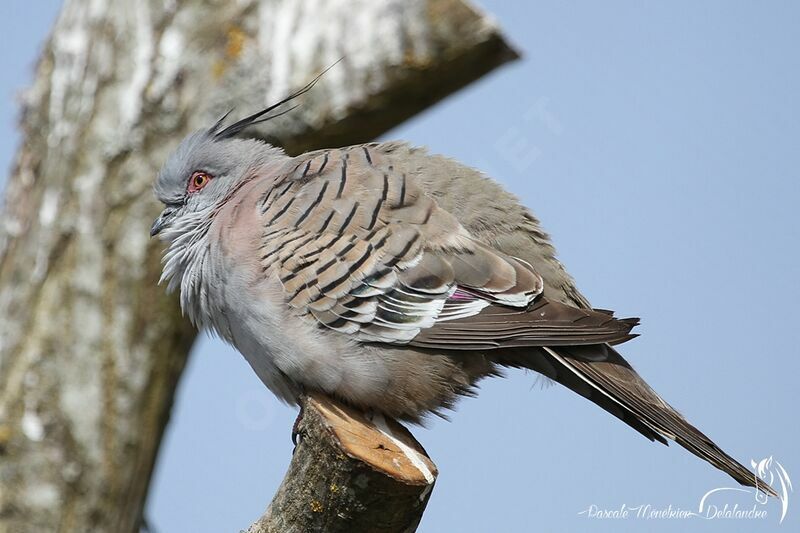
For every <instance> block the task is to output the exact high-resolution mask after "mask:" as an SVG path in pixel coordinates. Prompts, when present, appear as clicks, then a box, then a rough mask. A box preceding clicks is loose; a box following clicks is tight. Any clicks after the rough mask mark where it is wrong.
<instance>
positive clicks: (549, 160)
mask: <svg viewBox="0 0 800 533" xmlns="http://www.w3.org/2000/svg"><path fill="white" fill-rule="evenodd" d="M58 4H59V2H57V1H54V0H49V1H37V2H36V3H33V2H22V1H18V0H13V1H10V2H6V3H5V4H4V7H3V11H5V12H6V13H5V14H6V15H9V14H10V16H4V17H0V28H1V29H2V35H3V42H4V46H3V47H0V66H2V68H3V72H4V76H3V77H2V79H0V165H2V167H3V168H6V169H7V168H9V166H10V158H11V156H12V154H13V151H14V148H15V146H16V143H17V142H18V135H17V133H16V132H15V129H14V117H15V114H16V108H15V104H14V102H13V99H12V96H13V94H14V91H15V90H16V89H19V88H21V87H24V86H25V85H26V84H27V83H28V82H29V80H30V76H31V74H32V67H31V65H32V61H33V59H34V58H35V57H36V54H37V50H38V47H39V46H40V43H41V41H42V39H43V38H44V36H45V35H46V32H47V30H48V28H49V27H50V25H51V23H52V20H53V18H54V16H55V13H56V11H57V8H58ZM482 5H484V6H485V7H486V9H487V10H488V11H490V12H491V13H493V14H494V15H495V16H496V17H497V19H498V20H499V22H500V24H501V25H502V27H503V28H504V29H505V30H506V32H507V34H508V35H509V37H510V39H511V40H512V41H513V42H514V43H515V44H516V45H517V46H518V47H519V49H520V50H521V51H522V52H523V54H524V58H523V59H522V60H521V61H519V62H517V63H515V64H514V65H512V66H508V67H505V68H503V69H501V70H499V71H497V72H495V73H493V74H491V75H490V76H488V77H486V78H485V79H483V80H481V81H479V82H478V83H476V84H474V85H472V86H471V87H469V88H468V89H466V90H464V91H462V92H460V93H459V94H457V95H455V96H453V97H451V98H449V99H448V100H446V101H445V102H443V103H441V104H439V105H438V106H436V107H434V108H433V109H431V110H430V111H428V112H426V113H424V114H422V115H420V116H418V117H416V118H415V119H413V120H411V121H409V122H408V123H406V124H404V125H402V126H401V127H399V128H396V129H395V130H393V131H392V132H390V133H389V134H387V135H386V136H385V137H386V138H400V139H405V140H408V141H410V142H412V143H414V144H418V145H427V146H429V147H430V149H431V150H432V151H434V152H438V153H443V154H446V155H449V156H452V157H454V158H456V159H459V160H461V161H463V162H465V163H468V164H470V165H473V166H475V167H478V168H480V169H482V170H484V171H486V172H488V173H489V174H490V175H492V176H493V177H495V178H496V179H498V180H499V181H501V182H502V183H503V184H504V185H505V186H506V187H508V188H509V189H510V190H512V191H513V192H515V193H516V194H518V195H519V196H520V198H521V199H522V200H523V201H524V203H525V204H527V205H528V206H529V207H531V208H532V209H533V210H534V212H535V213H536V214H537V215H538V216H539V218H540V219H541V220H542V222H543V224H544V226H545V228H546V229H547V230H549V231H550V233H551V234H552V237H553V240H554V242H555V244H556V246H557V247H558V250H559V253H560V258H561V259H562V261H563V262H564V263H565V264H566V266H567V267H568V269H569V270H570V272H571V273H572V274H573V276H574V277H575V278H576V279H577V281H578V285H579V287H580V288H581V289H582V291H583V292H584V293H585V294H586V295H587V296H588V297H589V298H590V300H591V301H592V303H594V304H595V305H596V306H598V307H604V308H611V309H615V310H616V311H617V312H618V314H620V315H624V316H640V317H642V326H641V327H640V333H642V336H641V337H640V338H638V339H636V340H634V341H632V342H630V343H628V344H626V345H624V346H623V347H622V349H621V351H622V352H623V354H625V355H626V357H627V358H628V359H629V360H630V361H631V362H632V363H633V364H634V366H635V367H636V368H637V369H638V370H639V371H640V373H641V374H642V375H643V376H644V377H646V378H647V379H648V381H649V382H650V383H651V384H652V385H653V387H654V388H655V389H656V390H658V391H659V392H660V393H661V394H662V395H663V396H664V397H665V398H666V399H667V400H668V401H669V402H670V403H672V404H673V405H674V406H675V407H677V408H678V409H679V410H681V411H682V412H683V413H684V415H686V416H687V417H688V418H689V420H690V421H692V422H693V423H694V424H696V425H697V426H698V427H700V428H701V429H702V430H703V431H705V432H706V433H707V434H708V435H709V436H711V437H712V438H713V439H714V440H715V441H716V442H717V443H719V444H720V445H721V446H722V447H723V448H725V449H726V450H727V451H728V452H729V453H731V454H732V455H733V456H734V457H736V458H738V459H739V460H741V461H742V462H745V463H746V464H747V463H749V460H750V459H751V458H753V459H761V458H763V457H766V456H769V455H773V456H774V457H775V458H776V459H778V460H779V461H780V462H781V463H782V464H783V465H784V466H785V467H786V469H787V470H788V472H789V474H790V475H792V474H795V477H796V478H797V479H800V455H798V451H797V450H798V447H797V444H796V443H797V442H798V440H800V434H799V433H798V428H797V423H796V422H792V420H796V409H795V407H796V406H797V404H798V399H799V398H798V392H797V387H796V383H795V380H796V376H797V375H798V372H799V371H800V364H798V358H799V357H800V349H798V346H800V333H799V332H800V327H798V320H799V319H800V313H798V307H797V301H798V299H799V297H800V283H799V282H798V278H800V267H799V266H798V264H799V261H800V257H799V256H798V242H800V223H798V221H797V214H796V209H797V205H798V201H799V200H800V175H799V174H800V172H798V164H799V163H800V161H799V160H798V153H800V150H799V149H800V145H799V144H800V103H798V95H800V52H798V51H799V50H800V7H798V4H796V3H793V2H788V1H786V2H779V1H770V2H760V3H755V2H738V1H736V2H728V1H703V2H692V1H678V2H647V3H645V2H604V3H602V4H601V3H595V2H549V3H543V2H522V1H519V2H511V1H500V0H494V1H484V2H482ZM12 44H13V46H12ZM176 141H177V139H176ZM3 179H4V178H3ZM294 416H295V411H294V410H293V409H291V408H288V407H285V406H283V405H281V404H279V403H278V402H277V400H275V399H274V398H273V397H272V396H271V395H270V393H269V392H268V391H267V390H266V389H265V388H264V387H263V386H262V385H261V383H260V382H259V381H258V379H257V378H256V377H255V375H254V374H253V373H252V371H251V370H250V368H249V367H248V366H247V364H246V363H245V361H244V359H243V358H242V357H241V356H239V355H238V354H237V353H236V352H235V351H233V350H232V349H231V348H229V347H227V346H225V345H223V344H222V343H220V342H219V341H216V340H210V339H207V338H204V337H201V340H200V341H199V342H198V343H197V346H196V348H195V350H194V353H193V355H192V358H191V361H190V363H189V367H188V370H187V372H186V375H185V376H184V379H183V381H182V382H181V384H180V388H179V390H178V400H177V404H176V406H175V410H174V412H173V417H172V420H171V422H170V426H169V428H168V432H167V437H166V440H165V442H164V446H163V448H162V453H161V456H160V457H159V462H158V467H157V472H156V475H155V478H154V480H153V487H152V491H151V494H150V499H149V502H148V507H147V514H148V516H149V517H150V520H151V522H152V523H153V524H154V525H155V526H156V527H157V529H158V531H159V532H160V533H165V532H166V533H171V532H179V531H193V532H198V533H199V532H206V531H208V532H212V531H232V530H233V531H235V530H238V529H242V528H246V526H247V525H248V524H249V523H250V522H252V521H253V520H254V519H255V518H256V517H258V516H259V515H260V513H261V512H262V511H263V509H264V508H265V507H266V505H267V504H268V502H269V500H270V498H271V496H272V494H273V492H274V491H275V489H276V487H277V486H278V484H279V482H280V480H281V478H282V477H283V473H284V472H285V469H286V466H287V464H288V461H289V459H290V452H291V443H290V440H289V432H290V427H291V423H292V421H293V419H294ZM414 433H415V435H416V436H417V438H418V439H419V440H420V441H421V442H422V443H423V444H424V446H425V447H426V448H427V450H428V452H429V453H430V455H431V457H432V458H433V459H434V460H435V461H436V463H437V464H438V466H439V470H440V472H441V474H440V477H439V480H438V481H437V485H436V488H435V490H434V493H433V496H432V498H431V500H430V503H429V506H428V510H427V512H426V514H425V517H424V519H423V523H422V525H421V528H420V531H423V532H440V531H459V532H465V533H466V532H488V531H512V532H516V531H520V532H526V531H561V530H567V531H640V530H642V529H647V530H649V531H687V530H688V531H695V530H697V531H728V530H730V529H734V528H736V529H744V530H748V531H773V530H776V529H777V528H778V525H777V522H778V518H777V515H778V514H779V508H778V505H777V504H776V503H774V502H773V503H771V504H769V506H767V507H766V509H767V511H768V516H767V518H764V519H756V520H732V519H728V520H724V519H716V520H702V519H691V520H677V519H673V520H649V521H646V522H644V521H641V520H636V519H625V520H609V519H606V520H601V519H596V518H595V519H589V518H587V517H586V516H585V515H580V514H579V512H580V511H583V510H585V509H587V508H589V507H590V506H592V505H595V506H597V507H598V508H606V509H618V508H619V507H620V506H622V505H623V504H625V505H628V506H636V505H641V504H645V505H646V504H650V505H652V506H653V508H656V509H661V508H666V507H667V506H669V505H672V506H673V508H675V507H678V508H682V509H688V510H695V509H696V507H697V504H698V501H699V499H700V497H701V496H702V495H703V494H704V493H705V492H706V491H708V490H711V489H713V488H715V487H720V486H732V481H730V480H729V479H728V478H727V476H725V475H724V474H721V473H718V472H717V471H715V470H714V469H713V468H712V467H710V466H709V465H707V464H706V463H704V462H702V461H700V460H699V459H697V458H695V457H694V456H692V455H690V454H689V453H688V452H685V451H684V450H683V449H681V448H680V447H678V446H674V445H673V446H671V447H669V448H666V447H664V446H661V445H658V444H653V443H650V442H649V441H647V440H645V439H644V438H642V437H640V436H639V435H638V434H636V433H635V432H634V431H633V430H631V429H630V428H628V427H627V426H625V425H624V424H622V423H620V422H619V421H617V420H616V419H614V418H612V417H611V416H610V415H608V414H606V413H605V412H603V411H601V410H600V409H598V408H597V407H595V406H593V405H592V404H590V403H588V402H586V401H585V400H583V399H582V398H580V397H578V396H577V395H574V394H572V393H571V392H569V391H567V390H565V389H562V388H560V387H558V386H550V387H542V386H540V383H539V381H537V380H536V378H535V376H534V375H530V374H525V373H522V372H510V373H509V379H505V380H499V379H495V380H490V381H486V382H485V383H484V385H483V386H482V392H481V394H480V396H479V397H478V398H477V399H469V400H465V401H463V402H461V404H460V405H459V409H458V411H457V412H456V413H454V414H453V416H452V421H451V422H444V421H439V420H435V421H432V423H431V424H430V427H429V428H427V429H415V430H414ZM795 481H796V482H797V480H795ZM726 498H727V499H726ZM751 498H752V496H751V495H747V497H734V496H726V497H725V498H722V499H720V500H719V502H718V503H719V504H720V505H723V504H724V503H729V504H730V505H733V504H735V503H738V504H739V505H740V507H748V508H749V507H751V506H752V503H753V502H752V499H751ZM798 513H800V505H794V502H793V501H790V505H789V510H788V516H787V517H786V519H785V521H784V523H783V525H782V526H780V527H781V528H783V529H784V530H792V529H796V528H797V527H798V524H800V518H798V516H797V515H798Z"/></svg>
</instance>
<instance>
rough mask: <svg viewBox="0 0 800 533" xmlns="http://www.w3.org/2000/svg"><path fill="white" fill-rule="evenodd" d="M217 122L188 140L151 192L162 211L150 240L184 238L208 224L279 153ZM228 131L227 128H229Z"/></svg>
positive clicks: (162, 171)
mask: <svg viewBox="0 0 800 533" xmlns="http://www.w3.org/2000/svg"><path fill="white" fill-rule="evenodd" d="M221 122H222V121H220V122H218V123H217V124H216V125H214V126H213V127H211V128H209V129H204V130H199V131H196V132H194V133H191V134H189V135H188V136H187V137H186V138H185V139H183V140H182V141H181V143H180V144H179V145H178V147H177V148H176V149H175V150H174V151H173V152H172V153H171V154H170V155H169V157H168V158H167V160H166V162H165V163H164V166H163V167H161V171H160V172H159V173H158V178H157V179H156V183H155V186H154V191H155V195H156V198H158V200H159V201H161V203H163V204H164V206H165V208H164V211H163V212H162V213H161V216H159V217H158V219H156V221H155V223H154V224H153V227H152V228H151V230H150V235H151V236H153V235H158V234H160V233H162V232H164V236H166V237H169V236H170V234H172V233H174V231H168V230H175V232H177V233H182V232H184V231H186V230H187V229H190V228H189V227H187V226H193V225H195V224H196V223H197V222H198V221H200V220H202V219H205V218H207V217H206V216H205V215H207V214H208V213H210V212H211V211H212V210H213V209H214V208H215V207H216V206H218V205H220V204H221V203H222V202H224V201H225V199H226V198H227V197H228V195H229V194H230V193H231V192H232V191H234V190H235V188H236V185H237V184H239V183H241V182H242V181H243V180H245V179H246V178H247V177H248V176H253V175H254V172H256V171H257V169H258V168H259V167H261V166H263V165H264V164H265V163H266V162H267V161H269V159H271V158H274V157H280V156H281V154H282V151H281V150H279V149H277V148H273V147H271V146H269V145H268V144H266V143H264V142H263V141H260V140H257V139H239V138H234V137H233V134H234V133H235V132H234V133H231V132H230V131H228V132H227V133H226V131H227V130H228V128H225V129H221ZM230 127H231V126H229V128H230Z"/></svg>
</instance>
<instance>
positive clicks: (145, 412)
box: [0, 0, 515, 532]
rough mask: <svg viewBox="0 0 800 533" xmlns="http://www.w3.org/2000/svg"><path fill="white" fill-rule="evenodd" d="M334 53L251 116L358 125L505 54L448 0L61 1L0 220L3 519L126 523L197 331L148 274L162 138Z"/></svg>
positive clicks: (140, 501)
mask: <svg viewBox="0 0 800 533" xmlns="http://www.w3.org/2000/svg"><path fill="white" fill-rule="evenodd" d="M340 57H343V60H342V62H341V63H340V64H339V65H337V66H336V67H335V68H334V69H332V70H331V71H330V72H329V73H328V74H327V75H326V76H325V77H324V78H323V80H322V81H321V82H320V83H319V84H318V86H317V87H315V89H314V90H313V91H312V92H311V93H309V94H308V97H307V98H304V101H303V103H304V105H303V107H302V108H301V109H300V110H298V112H294V113H292V114H291V116H286V117H282V118H281V119H279V120H276V121H274V122H271V123H270V124H269V128H268V129H267V128H265V129H263V130H261V131H260V132H259V134H260V135H263V136H264V137H265V138H268V139H270V140H272V141H273V142H276V143H278V144H281V145H282V146H284V147H285V148H286V149H287V150H288V151H289V152H299V151H304V150H306V149H310V148H317V147H322V146H324V145H342V144H348V143H355V142H360V141H367V140H369V139H371V138H373V137H374V136H376V135H378V134H379V133H381V132H383V131H385V130H386V129H387V128H389V127H390V126H393V125H395V124H397V123H399V122H400V121H402V120H404V119H405V118H407V117H409V116H411V115H413V114H414V113H416V112H418V111H419V110H421V109H423V108H425V107H426V106H428V105H430V104H432V103H433V102H435V101H437V100H439V99H441V98H442V97H444V96H445V95H447V94H449V93H450V92H452V91H454V90H456V89H458V88H459V87H461V86H463V85H464V84H466V83H468V82H470V81H471V80H474V79H476V78H478V77H480V76H481V75H483V74H484V73H485V72H488V71H489V70H491V69H493V68H495V67H496V66H498V65H500V64H502V63H504V62H505V61H508V60H510V59H513V58H514V57H515V55H514V52H513V51H512V50H511V49H510V48H509V47H508V45H506V44H505V42H504V41H503V39H502V37H501V36H500V34H499V31H498V29H497V28H496V27H495V26H494V25H493V24H492V23H490V22H489V21H487V19H486V18H484V17H483V16H482V15H481V14H480V13H478V12H476V11H475V10H474V9H473V8H472V7H470V6H469V5H468V4H466V3H464V2H462V1H460V0H413V1H409V0H372V1H369V2H352V1H345V0H316V1H311V0H285V1H281V0H240V1H237V2H207V1H203V0H171V1H163V2H162V1H141V2H139V1H137V2H127V1H108V2H95V1H89V0H66V2H65V4H64V7H63V9H62V12H61V15H60V17H59V19H58V21H57V23H56V25H55V28H54V30H53V32H52V35H51V37H50V38H49V40H48V41H47V43H46V46H45V47H44V51H43V54H42V57H41V60H40V61H39V64H38V67H37V70H36V78H35V81H34V84H33V86H32V87H31V88H30V90H29V91H28V92H27V94H26V95H25V97H24V103H23V112H22V119H21V128H22V144H21V147H20V149H19V152H18V154H17V159H16V164H15V167H14V169H13V172H12V175H11V178H10V179H9V182H8V186H7V191H6V204H5V210H4V213H3V216H2V219H0V316H1V317H2V318H1V319H0V531H14V532H16V531H100V532H102V531H113V532H126V531H135V530H136V528H137V527H138V525H139V524H140V522H141V514H142V508H143V505H144V501H145V496H146V493H147V487H148V483H149V480H150V475H151V472H152V469H153V464H154V461H155V457H156V452H157V451H158V446H159V442H160V440H161V435H162V433H163V429H164V426H165V424H166V422H167V419H168V417H169V410H170V406H171V403H172V398H173V391H174V388H175V384H176V382H177V380H178V378H179V376H180V374H181V372H182V370H183V367H184V364H185V361H186V357H187V354H188V352H189V349H190V347H191V344H192V342H193V340H194V336H195V332H194V331H193V330H192V328H191V327H190V326H189V325H188V324H187V323H186V321H185V320H183V319H182V318H181V315H180V311H179V309H178V306H177V302H176V299H175V298H174V297H167V296H165V295H164V290H163V287H158V286H157V285H156V282H157V280H158V276H159V270H160V265H159V256H160V252H161V245H160V244H159V243H157V242H151V241H150V240H149V239H148V229H149V226H150V223H151V221H152V220H153V218H154V216H155V215H156V214H157V212H158V209H159V208H158V206H157V205H156V202H155V201H154V199H153V197H152V194H151V192H150V188H151V185H152V182H153V178H154V176H155V174H156V172H157V170H158V166H159V164H160V163H161V162H162V161H163V160H164V159H165V157H166V155H167V152H168V151H169V150H170V149H171V148H172V147H173V146H174V145H175V144H176V143H177V142H178V141H179V140H180V139H181V138H182V137H183V136H184V135H185V134H186V133H187V132H189V131H191V130H193V129H197V128H200V127H203V126H207V125H208V124H209V123H211V122H212V121H213V120H214V119H215V118H216V117H217V116H219V115H220V114H222V112H224V111H227V110H228V109H230V108H231V107H233V106H235V107H236V113H235V114H237V115H242V114H244V113H247V112H252V111H253V110H255V109H257V108H259V107H263V106H264V104H266V103H268V102H271V101H274V100H276V99H277V98H279V97H280V96H283V95H284V94H285V93H287V92H288V91H289V90H290V89H292V88H296V87H298V86H300V85H302V84H303V83H305V82H306V81H307V80H309V79H310V78H311V77H312V76H313V75H314V74H316V73H317V72H318V71H319V70H321V69H322V68H323V67H325V66H328V65H330V64H331V63H333V62H334V61H335V60H336V59H339V58H340Z"/></svg>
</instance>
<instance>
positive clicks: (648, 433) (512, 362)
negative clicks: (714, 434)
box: [500, 344, 778, 496]
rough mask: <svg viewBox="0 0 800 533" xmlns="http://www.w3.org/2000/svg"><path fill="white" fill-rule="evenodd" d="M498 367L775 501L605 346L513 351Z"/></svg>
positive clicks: (750, 474) (764, 486)
mask: <svg viewBox="0 0 800 533" xmlns="http://www.w3.org/2000/svg"><path fill="white" fill-rule="evenodd" d="M500 362H501V364H505V365H509V366H520V367H526V368H530V369H532V370H536V371H537V372H540V373H541V374H544V375H545V376H547V377H549V378H551V379H553V380H555V381H558V382H559V383H561V384H562V385H564V386H566V387H568V388H569V389H571V390H573V391H575V392H577V393H578V394H580V395H581V396H583V397H585V398H587V399H589V400H591V401H592V402H594V403H595V404H597V405H599V406H600V407H602V408H603V409H605V410H606V411H608V412H609V413H611V414H613V415H614V416H616V417H617V418H619V419H620V420H622V421H623V422H625V423H626V424H628V425H629V426H631V427H632V428H634V429H635V430H637V431H638V432H639V433H641V434H642V435H644V436H645V437H647V438H648V439H650V440H657V441H659V442H661V443H663V444H668V442H667V440H668V439H669V440H673V441H675V442H677V443H678V444H680V445H681V446H683V447H684V448H686V449H687V450H689V451H690V452H692V453H693V454H695V455H696V456H698V457H700V458H701V459H704V460H706V461H708V462H709V463H711V464H712V465H714V466H715V467H716V468H718V469H720V470H722V471H723V472H725V473H727V474H728V475H730V476H731V477H732V478H733V479H735V480H736V481H738V482H739V483H741V484H742V485H746V486H749V487H755V488H757V489H758V490H761V491H763V492H764V493H765V494H769V495H770V496H778V494H777V492H775V490H774V489H773V488H772V487H770V486H769V485H768V484H767V483H765V482H764V481H762V480H761V479H759V478H758V477H757V476H756V475H755V474H754V473H753V472H751V471H749V470H748V469H747V468H745V467H744V466H743V465H742V464H740V463H739V462H738V461H736V460H735V459H733V458H732V457H731V456H730V455H728V454H727V453H725V452H724V451H722V449H721V448H720V447H719V446H717V445H716V444H714V442H713V441H712V440H711V439H709V438H708V437H707V436H705V435H704V434H703V433H702V432H700V430H698V429H697V428H696V427H694V426H693V425H691V424H690V423H689V422H687V421H686V419H685V418H683V416H681V414H680V413H678V412H677V411H676V410H675V409H674V408H672V406H670V405H669V404H668V403H667V402H665V401H664V400H663V399H661V397H660V396H659V395H658V394H656V392H655V391H654V390H653V389H652V388H651V387H650V386H649V385H648V384H647V383H646V382H645V381H644V380H643V379H642V378H641V377H640V376H639V374H637V373H636V371H635V370H634V369H633V368H632V367H631V365H630V364H629V363H628V362H627V361H626V360H625V359H624V358H623V357H622V356H621V355H620V354H619V353H618V352H617V351H616V350H614V349H613V348H612V347H611V346H609V345H607V344H600V345H589V346H569V347H567V346H559V347H557V348H547V347H545V348H542V349H541V351H538V352H537V353H535V354H531V351H530V350H525V351H524V352H523V351H522V350H518V349H517V350H513V351H510V352H509V353H508V356H507V357H504V358H503V359H502V360H501V361H500Z"/></svg>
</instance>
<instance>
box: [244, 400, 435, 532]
mask: <svg viewBox="0 0 800 533" xmlns="http://www.w3.org/2000/svg"><path fill="white" fill-rule="evenodd" d="M302 407H303V411H302V413H303V415H302V421H301V423H300V426H299V430H300V434H301V435H302V438H301V440H300V443H299V444H298V446H297V448H296V449H295V453H294V456H293V457H292V462H291V464H290V465H289V471H288V472H287V473H286V477H285V478H284V480H283V483H282V484H281V486H280V488H279V489H278V492H277V494H275V497H274V498H273V500H272V503H271V504H270V506H269V508H267V511H266V513H264V516H262V517H261V518H260V519H259V520H258V521H257V522H256V523H255V524H253V525H252V526H250V528H249V529H248V530H247V533H305V532H307V531H325V532H326V533H353V532H359V533H402V532H407V531H414V530H416V528H417V525H418V524H419V521H420V519H421V518H422V513H423V511H424V510H425V506H426V505H427V503H428V498H429V497H430V494H431V490H432V489H433V485H434V482H435V480H436V475H437V471H436V467H435V466H434V464H433V463H432V462H431V461H430V459H429V458H428V456H427V454H426V453H425V450H424V449H423V448H422V446H420V444H419V443H418V442H417V441H416V440H415V439H414V437H413V436H412V435H411V433H409V432H408V430H407V429H405V428H404V427H403V426H401V425H400V424H398V423H397V422H396V421H394V420H391V419H389V420H387V419H384V418H383V417H380V416H378V417H374V418H373V419H372V420H369V419H367V418H366V417H365V416H364V415H363V414H361V413H359V412H358V411H356V410H354V409H352V408H349V407H346V406H344V405H342V404H339V403H337V402H335V401H333V400H331V399H329V398H326V397H324V396H319V395H316V396H312V397H310V398H305V399H304V401H303V406H302Z"/></svg>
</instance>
